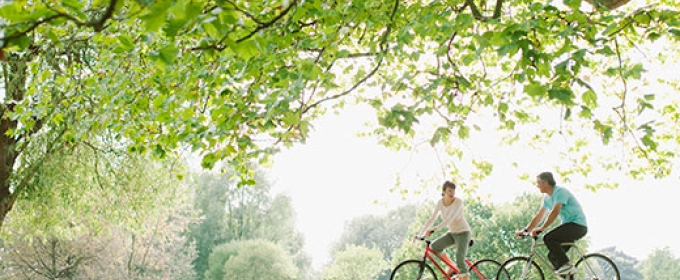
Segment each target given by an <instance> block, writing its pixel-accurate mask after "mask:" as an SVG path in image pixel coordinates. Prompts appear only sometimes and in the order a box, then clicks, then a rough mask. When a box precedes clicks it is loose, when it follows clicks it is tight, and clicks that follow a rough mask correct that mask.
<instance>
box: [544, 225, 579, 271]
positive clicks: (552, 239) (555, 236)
mask: <svg viewBox="0 0 680 280" xmlns="http://www.w3.org/2000/svg"><path fill="white" fill-rule="evenodd" d="M587 232H588V228H586V227H584V226H582V225H579V224H575V223H566V224H562V225H560V226H558V227H556V228H555V229H553V230H551V231H550V232H548V233H546V234H545V236H543V242H545V245H546V247H548V251H549V254H548V258H549V259H550V261H551V262H552V263H553V265H554V266H555V269H558V268H560V267H562V266H563V265H565V264H567V263H568V262H569V258H568V257H567V253H566V251H567V250H568V248H564V247H563V246H562V245H561V244H562V243H564V242H573V241H576V240H578V239H581V238H582V237H583V236H585V235H586V233H587Z"/></svg>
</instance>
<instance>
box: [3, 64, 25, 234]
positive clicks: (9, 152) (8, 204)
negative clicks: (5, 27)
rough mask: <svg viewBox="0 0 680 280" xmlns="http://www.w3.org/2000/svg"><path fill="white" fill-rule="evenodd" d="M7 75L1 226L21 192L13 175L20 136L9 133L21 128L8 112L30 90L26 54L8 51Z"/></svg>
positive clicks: (5, 72) (5, 65)
mask: <svg viewBox="0 0 680 280" xmlns="http://www.w3.org/2000/svg"><path fill="white" fill-rule="evenodd" d="M2 69H3V73H2V74H3V79H4V81H3V82H4V86H5V96H4V100H3V103H2V108H0V109H1V110H2V111H1V112H0V228H2V225H3V224H4V223H5V217H7V214H8V213H9V211H11V210H12V207H13V206H14V202H15V201H16V199H17V195H15V194H14V193H13V192H14V191H16V190H15V189H14V190H13V189H12V183H11V180H10V178H11V177H12V174H13V172H14V164H15V163H16V160H17V157H18V156H19V153H18V152H17V150H16V149H17V147H16V143H17V142H18V140H19V138H18V137H17V136H12V135H7V132H8V131H9V130H15V129H17V124H18V123H17V121H16V120H12V119H11V118H10V117H9V116H8V115H9V114H8V113H9V112H12V111H14V106H15V105H16V104H17V103H19V102H21V100H22V99H23V98H24V93H25V92H26V76H27V73H28V72H27V69H28V68H27V66H26V58H25V57H22V56H19V55H16V54H9V55H7V61H6V62H5V63H3V67H2Z"/></svg>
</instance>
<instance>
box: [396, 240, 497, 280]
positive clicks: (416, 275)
mask: <svg viewBox="0 0 680 280" xmlns="http://www.w3.org/2000/svg"><path fill="white" fill-rule="evenodd" d="M414 238H415V239H416V240H419V241H423V242H425V252H424V253H423V258H422V259H410V260H405V261H402V262H400V263H399V264H397V266H395V268H394V270H392V274H391V275H390V280H406V279H408V280H425V279H427V280H437V274H435V271H434V269H433V268H432V266H431V265H429V264H428V261H429V262H430V263H432V264H434V266H435V267H436V268H437V269H438V270H439V272H440V275H444V277H443V279H446V280H454V279H458V274H459V273H460V269H458V267H457V266H456V265H455V264H453V263H451V262H449V261H446V260H443V259H442V258H441V257H440V256H439V255H438V254H437V253H435V252H434V250H432V248H430V243H431V241H430V240H427V239H425V237H422V236H416V237H414ZM472 244H473V241H472V240H470V246H472ZM437 260H439V261H442V262H444V264H445V265H446V266H447V267H448V268H450V269H451V270H453V275H451V276H449V275H448V274H447V273H446V271H445V267H442V265H440V264H439V262H438V261H437ZM465 264H466V265H467V266H468V275H469V277H470V279H483V280H488V279H495V278H493V277H494V276H495V275H496V271H497V270H498V268H499V267H500V266H501V263H500V262H498V261H495V260H492V259H482V260H478V261H476V262H474V263H472V262H471V261H470V260H468V259H465Z"/></svg>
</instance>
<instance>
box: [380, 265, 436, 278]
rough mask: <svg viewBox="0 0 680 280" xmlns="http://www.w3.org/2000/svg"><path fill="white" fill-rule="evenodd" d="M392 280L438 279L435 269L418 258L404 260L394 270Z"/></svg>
mask: <svg viewBox="0 0 680 280" xmlns="http://www.w3.org/2000/svg"><path fill="white" fill-rule="evenodd" d="M390 279H391V280H436V279H437V278H436V277H435V274H434V270H432V267H430V266H429V265H427V264H425V263H423V262H422V261H418V260H408V261H403V262H401V263H400V264H399V265H397V267H395V268H394V271H392V275H391V276H390Z"/></svg>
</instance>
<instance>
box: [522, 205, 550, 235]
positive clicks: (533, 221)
mask: <svg viewBox="0 0 680 280" xmlns="http://www.w3.org/2000/svg"><path fill="white" fill-rule="evenodd" d="M545 211H546V210H545V208H543V207H541V208H540V209H538V213H536V215H535V216H534V218H533V219H531V222H529V224H528V225H527V227H525V228H524V229H523V230H520V231H518V232H517V233H516V235H517V236H520V235H521V234H522V233H524V232H531V230H532V229H533V228H534V227H536V225H538V223H540V222H541V220H542V219H543V217H545Z"/></svg>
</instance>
